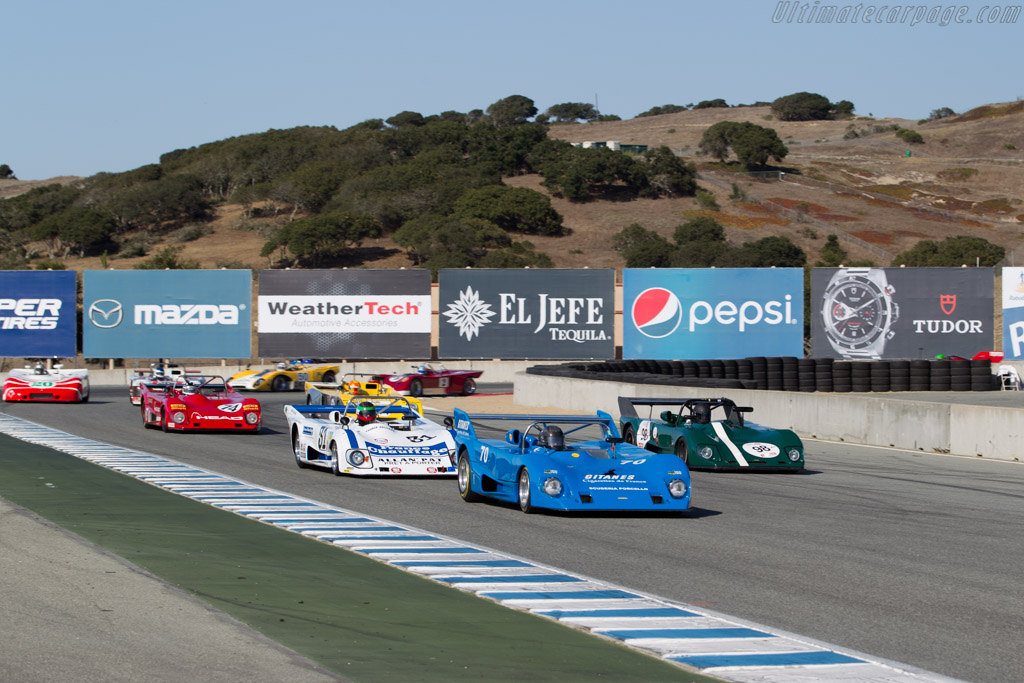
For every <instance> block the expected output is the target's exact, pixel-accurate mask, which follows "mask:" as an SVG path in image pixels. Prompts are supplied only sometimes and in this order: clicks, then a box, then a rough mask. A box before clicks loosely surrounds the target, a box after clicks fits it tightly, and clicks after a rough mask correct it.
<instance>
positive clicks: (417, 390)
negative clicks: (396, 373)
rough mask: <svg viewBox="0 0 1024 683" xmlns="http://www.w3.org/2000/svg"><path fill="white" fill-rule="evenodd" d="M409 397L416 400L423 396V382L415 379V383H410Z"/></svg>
mask: <svg viewBox="0 0 1024 683" xmlns="http://www.w3.org/2000/svg"><path fill="white" fill-rule="evenodd" d="M409 395H410V396H415V397H416V398H419V397H420V396H422V395H423V382H421V381H419V380H418V379H414V380H413V381H411V382H409Z"/></svg>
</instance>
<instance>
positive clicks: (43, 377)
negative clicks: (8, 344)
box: [3, 361, 89, 403]
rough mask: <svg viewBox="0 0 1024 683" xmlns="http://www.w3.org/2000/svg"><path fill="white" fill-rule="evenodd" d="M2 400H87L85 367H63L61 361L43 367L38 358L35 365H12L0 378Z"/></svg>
mask: <svg viewBox="0 0 1024 683" xmlns="http://www.w3.org/2000/svg"><path fill="white" fill-rule="evenodd" d="M3 397H4V400H5V401H55V402H61V403H85V402H86V401H88V400H89V371H88V370H71V369H68V370H65V369H64V366H63V365H61V364H59V363H58V364H57V365H54V366H53V367H51V368H47V367H46V365H45V364H44V363H43V362H42V361H40V362H38V363H36V364H35V367H31V366H26V367H25V368H15V369H13V370H11V371H10V373H8V375H7V381H5V382H4V387H3Z"/></svg>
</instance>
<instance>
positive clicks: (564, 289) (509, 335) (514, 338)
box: [438, 268, 615, 360]
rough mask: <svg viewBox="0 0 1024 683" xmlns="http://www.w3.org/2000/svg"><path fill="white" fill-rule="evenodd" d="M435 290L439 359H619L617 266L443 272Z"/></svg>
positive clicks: (449, 270)
mask: <svg viewBox="0 0 1024 683" xmlns="http://www.w3.org/2000/svg"><path fill="white" fill-rule="evenodd" d="M438 290H439V299H438V301H439V306H438V308H439V315H438V325H439V327H440V329H439V332H438V344H439V353H440V355H441V357H442V358H525V359H536V360H540V359H561V360H573V359H588V358H613V357H614V354H615V336H614V322H615V308H614V301H615V299H614V295H615V272H614V271H613V270H610V269H609V270H603V269H602V270H590V269H582V270H554V269H547V268H544V269H534V268H530V269H515V270H512V269H508V270H504V269H495V270H456V269H446V270H442V271H441V272H440V277H439V286H438Z"/></svg>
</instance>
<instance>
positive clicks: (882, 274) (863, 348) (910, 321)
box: [811, 268, 995, 359]
mask: <svg viewBox="0 0 1024 683" xmlns="http://www.w3.org/2000/svg"><path fill="white" fill-rule="evenodd" d="M994 288H995V273H994V271H993V269H992V268H815V269H814V270H812V271H811V354H812V355H814V356H831V357H833V358H851V359H858V358H863V359H879V358H932V357H934V356H936V355H938V354H944V355H947V356H948V355H956V356H963V357H964V358H970V357H971V356H973V355H974V354H976V353H978V352H979V351H989V350H991V349H992V344H993V340H994V331H993V325H994V321H995V314H994V310H993V307H994V303H995V302H994V299H995V293H994Z"/></svg>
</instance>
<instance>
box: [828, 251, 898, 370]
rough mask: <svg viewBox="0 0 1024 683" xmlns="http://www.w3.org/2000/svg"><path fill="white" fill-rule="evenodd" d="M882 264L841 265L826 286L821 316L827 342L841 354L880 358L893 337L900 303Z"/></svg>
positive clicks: (846, 356)
mask: <svg viewBox="0 0 1024 683" xmlns="http://www.w3.org/2000/svg"><path fill="white" fill-rule="evenodd" d="M894 291H895V290H894V289H893V287H892V285H890V284H889V283H888V281H887V280H886V277H885V270H884V269H882V268H840V269H839V270H837V271H836V272H835V274H834V275H833V276H832V279H831V280H829V282H828V287H826V288H825V296H824V297H823V298H822V302H821V320H822V322H823V323H824V325H825V336H826V337H828V342H829V344H831V345H832V348H833V349H834V350H835V352H836V353H838V354H839V355H840V356H842V357H843V358H872V359H875V360H877V359H879V358H881V357H882V352H883V351H884V350H885V343H886V342H887V341H889V340H890V339H892V337H893V334H894V332H893V330H892V326H893V323H895V322H896V320H897V319H898V318H899V314H900V308H899V305H898V304H897V303H896V302H895V301H893V300H892V295H893V292H894Z"/></svg>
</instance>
